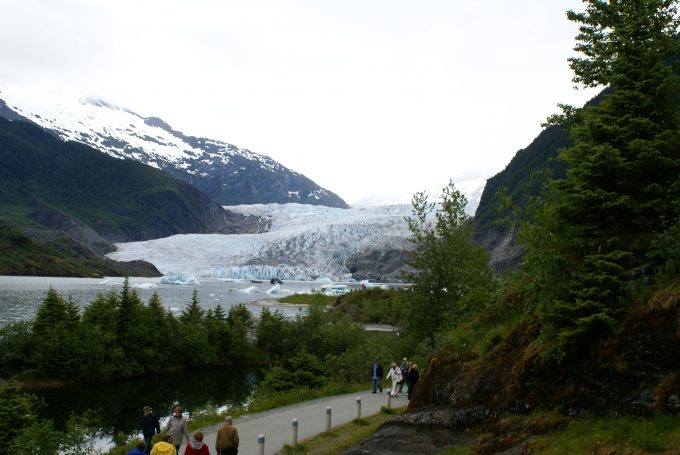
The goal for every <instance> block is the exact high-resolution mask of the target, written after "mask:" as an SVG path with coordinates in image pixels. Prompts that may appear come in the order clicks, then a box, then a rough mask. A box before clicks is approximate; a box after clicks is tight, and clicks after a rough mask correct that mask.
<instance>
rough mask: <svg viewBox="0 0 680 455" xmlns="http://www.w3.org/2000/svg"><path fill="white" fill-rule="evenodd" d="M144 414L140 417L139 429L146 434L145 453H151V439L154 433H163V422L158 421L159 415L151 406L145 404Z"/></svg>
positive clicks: (143, 434)
mask: <svg viewBox="0 0 680 455" xmlns="http://www.w3.org/2000/svg"><path fill="white" fill-rule="evenodd" d="M143 412H144V415H143V416H142V417H141V418H140V419H139V424H138V425H137V429H138V430H140V431H141V432H142V436H144V444H146V449H144V453H146V454H149V453H151V440H152V439H153V435H154V434H161V424H160V423H159V421H158V416H157V415H156V414H154V413H153V409H151V406H144V409H143Z"/></svg>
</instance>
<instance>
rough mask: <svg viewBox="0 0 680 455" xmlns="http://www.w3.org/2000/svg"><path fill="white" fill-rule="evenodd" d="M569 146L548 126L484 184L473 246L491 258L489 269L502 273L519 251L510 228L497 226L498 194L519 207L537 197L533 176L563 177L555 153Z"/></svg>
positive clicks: (560, 131)
mask: <svg viewBox="0 0 680 455" xmlns="http://www.w3.org/2000/svg"><path fill="white" fill-rule="evenodd" d="M570 144H571V139H570V138H569V135H568V134H567V132H566V131H564V129H562V128H560V127H557V126H551V127H549V128H547V129H545V130H543V131H542V132H541V133H540V134H539V135H538V137H536V139H534V140H533V141H532V142H531V144H529V146H528V147H526V148H524V149H522V150H519V151H518V152H517V153H516V154H515V156H514V157H513V158H512V160H511V161H510V163H508V165H507V166H506V167H505V169H503V170H502V171H501V172H499V173H498V174H496V175H494V176H493V177H491V178H490V179H489V180H487V182H486V186H485V187H484V191H483V193H482V197H481V198H480V201H479V206H478V207H477V211H476V212H475V217H474V226H475V237H474V240H475V242H477V243H479V244H481V245H483V246H484V247H485V248H486V249H487V251H489V253H490V254H491V267H492V268H494V269H495V270H503V269H507V268H508V267H514V266H516V265H517V264H518V263H519V260H520V257H521V249H520V248H519V246H518V245H517V244H516V241H515V234H516V233H515V232H513V231H512V230H511V228H510V226H508V225H505V224H497V220H499V218H501V216H503V215H502V214H501V213H499V209H500V205H501V202H500V200H499V198H498V192H499V191H501V190H504V191H505V193H506V194H507V195H508V196H510V197H511V198H512V201H513V203H515V204H517V205H518V206H523V205H524V203H525V201H526V198H527V197H528V196H532V195H537V194H538V192H539V190H540V181H539V179H538V177H536V176H534V175H533V174H534V172H538V171H540V170H542V169H543V170H547V171H548V174H549V175H550V176H551V177H563V176H564V172H565V165H564V163H563V162H562V161H558V160H557V159H556V158H557V152H558V150H559V149H561V148H564V147H567V146H569V145H570Z"/></svg>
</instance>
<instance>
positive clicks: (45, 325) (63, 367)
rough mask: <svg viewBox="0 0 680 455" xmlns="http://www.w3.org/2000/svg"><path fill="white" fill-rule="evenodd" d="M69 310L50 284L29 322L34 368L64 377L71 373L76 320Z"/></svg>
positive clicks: (47, 374)
mask: <svg viewBox="0 0 680 455" xmlns="http://www.w3.org/2000/svg"><path fill="white" fill-rule="evenodd" d="M72 311H73V309H72V308H70V307H69V305H68V304H67V303H66V301H65V300H64V298H63V297H62V296H61V295H59V293H58V292H57V291H56V290H55V289H54V288H50V289H49V290H48V291H47V296H46V297H45V299H44V300H43V302H42V305H41V306H40V308H38V314H37V316H36V318H35V321H34V322H33V340H34V343H35V352H34V354H33V357H34V359H35V361H36V363H37V369H38V371H39V372H41V373H43V374H44V375H46V376H51V377H66V376H69V375H72V374H73V371H72V367H73V365H74V363H75V362H74V358H75V355H74V346H75V340H76V333H77V329H78V322H77V320H75V315H74V314H73V313H72ZM76 311H77V310H76Z"/></svg>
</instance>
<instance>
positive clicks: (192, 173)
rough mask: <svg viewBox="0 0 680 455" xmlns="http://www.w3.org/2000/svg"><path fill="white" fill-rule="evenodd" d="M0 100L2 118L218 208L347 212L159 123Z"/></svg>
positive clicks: (308, 187) (117, 113)
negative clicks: (160, 175) (157, 177)
mask: <svg viewBox="0 0 680 455" xmlns="http://www.w3.org/2000/svg"><path fill="white" fill-rule="evenodd" d="M0 97H1V98H2V100H0V117H5V118H8V119H10V120H11V119H16V118H26V119H29V120H30V121H32V122H34V123H36V124H37V125H40V126H42V127H43V128H45V129H46V130H49V131H51V132H53V133H54V134H56V135H57V136H59V137H60V138H62V139H63V140H67V141H75V142H79V143H82V144H86V145H89V146H91V147H92V148H94V149H96V150H99V151H101V152H104V153H106V154H109V155H111V156H115V157H118V158H125V159H132V160H136V161H141V162H143V163H145V164H148V165H150V166H153V167H156V168H158V169H161V170H163V171H165V172H167V173H169V174H171V175H173V176H175V177H177V178H180V179H182V180H184V181H185V182H189V183H191V184H192V185H194V186H195V187H196V188H198V189H200V190H201V191H203V192H205V193H206V194H207V195H208V196H210V198H212V199H213V200H215V201H216V202H218V203H220V204H222V205H240V204H266V203H280V204H285V203H301V204H312V205H324V206H328V207H338V208H347V207H348V205H347V203H346V202H345V201H343V200H342V199H341V198H340V197H339V196H337V195H336V194H334V193H332V192H331V191H329V190H327V189H325V188H322V187H321V186H319V185H317V184H316V183H315V182H313V181H312V180H310V179H309V178H307V177H305V176H304V175H302V174H300V173H297V172H295V171H292V170H290V169H288V168H286V167H285V166H283V165H282V164H280V163H278V162H276V161H274V160H273V159H271V158H269V157H268V156H264V155H260V154H257V153H254V152H251V151H250V150H247V149H243V148H239V147H237V146H235V145H233V144H229V143H226V142H223V141H219V140H215V139H210V138H204V137H194V136H190V135H187V134H184V133H182V132H180V131H177V130H175V129H173V128H172V127H171V126H170V125H168V124H167V123H166V122H164V121H163V120H162V119H160V118H158V117H142V116H141V115H138V114H136V113H134V112H132V111H130V110H128V109H124V108H121V107H118V106H114V105H112V104H110V103H107V102H104V101H101V100H97V99H87V100H82V101H78V102H75V101H73V102H70V101H62V100H60V101H58V102H57V101H53V100H50V99H47V98H38V97H35V96H32V97H26V96H20V95H16V94H15V93H14V92H12V91H8V90H7V89H4V90H3V92H2V93H0ZM3 100H4V102H3ZM263 134H264V133H263Z"/></svg>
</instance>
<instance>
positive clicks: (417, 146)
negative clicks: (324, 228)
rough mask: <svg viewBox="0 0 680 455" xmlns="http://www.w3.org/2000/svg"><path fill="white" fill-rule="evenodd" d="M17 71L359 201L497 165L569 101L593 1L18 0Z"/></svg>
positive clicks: (13, 59)
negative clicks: (576, 50)
mask: <svg viewBox="0 0 680 455" xmlns="http://www.w3.org/2000/svg"><path fill="white" fill-rule="evenodd" d="M0 8H1V9H0V11H2V14H0V61H2V64H1V65H0V87H2V85H5V86H16V87H17V88H21V89H22V90H25V89H30V90H35V91H36V92H41V93H49V94H51V95H65V96H76V97H79V98H80V97H92V96H95V97H101V98H103V99H106V100H108V101H110V102H113V103H115V104H118V105H122V106H125V107H127V108H129V109H131V110H133V111H135V112H137V113H138V114H140V115H143V116H158V117H161V118H163V119H164V120H165V121H167V122H168V123H170V124H171V125H172V126H173V127H174V128H175V129H179V130H181V131H183V132H185V133H187V134H189V135H194V136H205V137H210V138H214V139H221V140H224V141H227V142H230V143H233V144H235V145H237V146H239V147H243V148H247V149H250V150H252V151H253V152H256V153H259V154H263V155H268V156H270V157H271V158H273V159H275V160H277V161H279V162H280V163H282V164H283V165H285V166H287V167H288V168H291V169H293V170H295V171H297V172H301V173H303V174H305V175H306V176H307V177H309V178H311V179H312V180H314V181H315V182H316V183H318V184H319V185H321V186H323V187H325V188H327V189H329V190H331V191H333V192H335V193H337V194H338V195H340V196H341V197H342V198H344V199H345V200H346V201H347V202H350V203H351V202H354V201H356V200H357V199H360V198H362V197H364V196H366V195H371V194H413V192H415V191H418V190H423V189H431V188H439V187H441V185H444V184H445V183H446V182H447V181H448V180H449V179H453V180H454V181H455V182H463V181H465V180H470V179H475V178H488V177H491V176H492V175H494V174H496V173H497V172H499V171H501V170H502V169H503V168H504V167H505V166H506V165H507V163H508V162H509V161H510V159H511V158H512V157H513V155H514V154H515V152H516V151H517V150H518V149H520V148H523V147H525V146H527V145H528V144H529V143H530V142H531V140H532V139H533V138H534V137H535V136H536V135H537V134H538V133H539V132H540V130H541V127H540V124H541V122H543V121H544V120H545V118H546V117H547V116H548V115H550V114H552V113H555V112H556V111H557V108H556V104H557V103H558V102H562V103H571V104H575V105H581V104H583V103H584V102H585V101H586V100H587V99H589V98H590V97H592V96H593V94H594V92H593V91H592V90H591V91H584V90H578V91H577V90H574V88H573V84H572V82H571V78H572V73H571V71H570V69H569V67H568V63H567V58H568V57H570V56H572V55H574V54H573V51H572V48H573V46H574V36H575V35H576V31H577V30H576V26H575V25H574V24H572V23H570V22H568V21H567V19H566V17H565V12H566V10H568V9H575V10H580V9H582V2H581V1H580V0H515V1H508V0H480V1H469V0H465V1H462V0H441V1H439V0H419V1H401V0H332V1H331V0H247V1H246V0H243V1H232V0H108V1H104V0H21V1H20V2H17V1H16V0H11V1H10V0H0Z"/></svg>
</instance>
